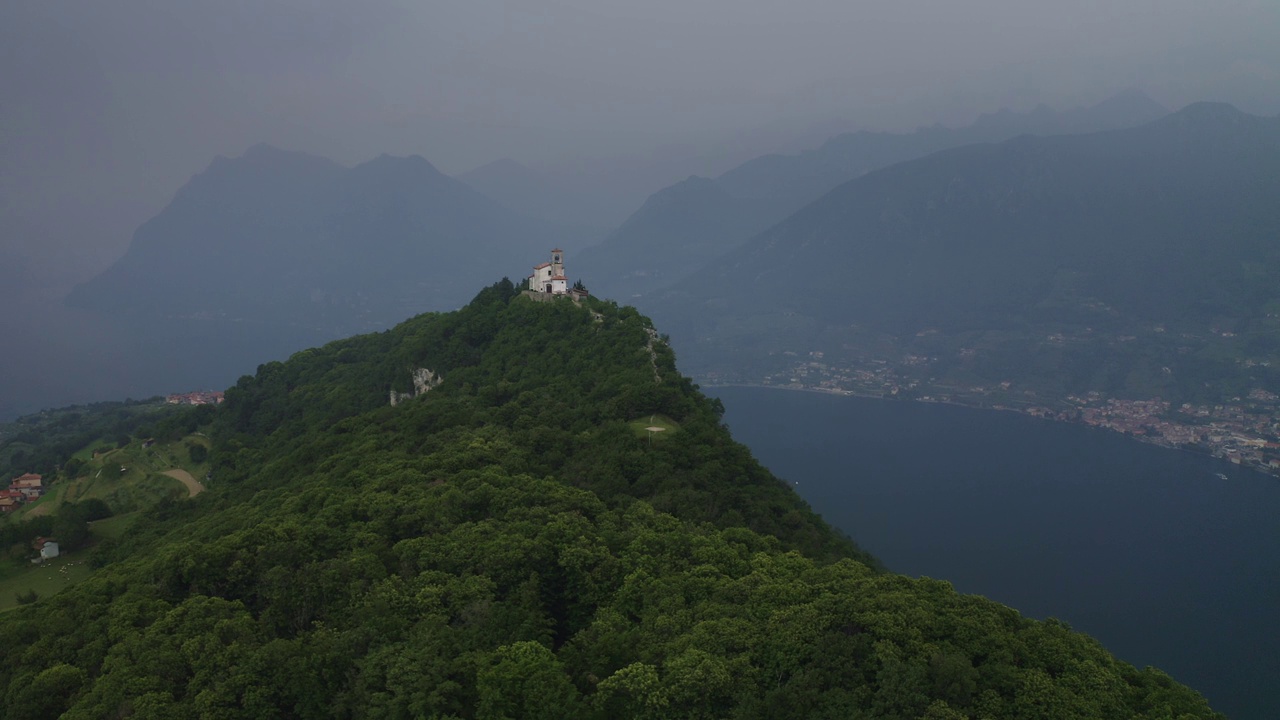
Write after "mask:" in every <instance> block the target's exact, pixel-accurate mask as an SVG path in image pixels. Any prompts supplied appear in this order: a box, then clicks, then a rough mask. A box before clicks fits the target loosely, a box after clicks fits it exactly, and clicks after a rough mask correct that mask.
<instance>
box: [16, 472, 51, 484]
mask: <svg viewBox="0 0 1280 720" xmlns="http://www.w3.org/2000/svg"><path fill="white" fill-rule="evenodd" d="M43 478H44V476H43V475H40V474H39V473H24V474H22V475H19V476H18V477H16V478H14V481H15V482H17V481H18V480H42V479H43Z"/></svg>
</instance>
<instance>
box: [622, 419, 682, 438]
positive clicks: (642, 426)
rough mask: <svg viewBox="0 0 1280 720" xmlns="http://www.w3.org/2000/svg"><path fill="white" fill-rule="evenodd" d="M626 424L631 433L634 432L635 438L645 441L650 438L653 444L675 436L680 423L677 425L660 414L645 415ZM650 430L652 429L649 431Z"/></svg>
mask: <svg viewBox="0 0 1280 720" xmlns="http://www.w3.org/2000/svg"><path fill="white" fill-rule="evenodd" d="M627 424H628V425H630V426H631V430H632V432H634V433H635V434H636V436H637V437H642V438H645V439H646V440H647V439H649V438H650V436H652V438H653V440H654V441H655V442H657V441H659V440H661V439H662V438H666V437H671V435H673V434H675V432H676V431H678V430H679V429H680V423H677V422H676V421H675V420H672V419H671V418H669V417H667V416H666V415H661V414H654V415H645V416H644V417H640V418H636V419H635V420H631V421H630V422H628V423H627ZM650 428H654V429H652V430H651V429H650ZM657 428H661V429H657Z"/></svg>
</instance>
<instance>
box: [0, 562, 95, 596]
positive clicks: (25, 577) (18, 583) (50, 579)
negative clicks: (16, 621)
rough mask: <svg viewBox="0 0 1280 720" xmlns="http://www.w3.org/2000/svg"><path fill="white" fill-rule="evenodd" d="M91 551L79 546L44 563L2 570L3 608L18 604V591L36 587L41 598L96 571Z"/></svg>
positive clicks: (0, 578) (22, 591)
mask: <svg viewBox="0 0 1280 720" xmlns="http://www.w3.org/2000/svg"><path fill="white" fill-rule="evenodd" d="M88 558H89V553H88V551H87V550H79V551H77V552H74V553H68V554H66V555H62V556H60V557H56V558H54V559H52V560H50V561H48V562H46V563H43V564H41V565H29V566H27V567H20V568H19V567H12V568H6V569H5V570H0V572H3V573H4V574H3V575H0V611H4V610H9V609H11V608H15V607H17V606H18V595H19V594H20V593H25V592H28V591H31V590H34V591H35V592H36V594H37V595H39V596H40V597H41V598H47V597H49V596H51V595H54V594H55V593H57V592H58V591H59V590H61V589H62V588H64V587H68V586H70V585H73V584H75V583H77V582H80V581H81V580H84V579H85V578H87V577H89V576H90V575H92V574H93V568H91V567H89V563H88Z"/></svg>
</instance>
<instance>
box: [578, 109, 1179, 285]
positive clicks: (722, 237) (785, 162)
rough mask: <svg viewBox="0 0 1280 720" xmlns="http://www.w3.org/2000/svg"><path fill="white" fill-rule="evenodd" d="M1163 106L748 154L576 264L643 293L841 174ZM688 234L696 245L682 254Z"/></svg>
mask: <svg viewBox="0 0 1280 720" xmlns="http://www.w3.org/2000/svg"><path fill="white" fill-rule="evenodd" d="M1167 113H1168V111H1167V110H1165V109H1164V108H1163V107H1161V106H1160V105H1159V104H1158V103H1155V102H1154V101H1152V100H1150V99H1149V98H1147V97H1146V96H1144V95H1142V94H1141V93H1139V92H1137V91H1126V92H1125V93H1121V94H1120V95H1117V96H1115V97H1113V98H1109V99H1108V100H1105V101H1103V102H1101V103H1099V104H1097V105H1095V106H1093V107H1090V108H1077V109H1075V110H1070V111H1066V112H1061V113H1059V112H1054V111H1052V110H1050V109H1049V108H1048V107H1046V106H1043V105H1041V106H1039V107H1038V108H1036V109H1034V110H1032V111H1029V112H1026V113H1017V112H1012V111H1009V110H1003V111H1000V112H998V113H993V114H988V115H984V116H982V117H980V118H978V119H977V120H976V121H975V122H974V123H973V124H971V125H969V126H967V127H963V128H954V129H953V128H946V127H942V126H934V127H929V128H920V129H918V130H916V131H915V132H913V133H905V134H899V133H888V132H869V131H861V132H855V133H845V134H842V135H838V136H836V137H833V138H830V139H829V140H827V141H826V142H825V143H823V144H822V145H821V146H820V147H818V148H816V149H814V150H808V151H805V152H802V153H799V154H796V155H764V156H761V157H758V158H755V159H753V160H750V161H748V162H746V163H743V164H742V165H740V166H738V167H736V168H734V169H732V170H730V171H728V172H726V173H723V174H722V175H720V176H719V177H717V178H716V179H714V180H711V181H708V182H711V183H714V184H715V185H716V186H717V187H718V189H719V190H720V191H721V195H720V196H716V195H712V194H711V193H710V192H708V190H707V188H705V187H703V186H701V185H690V184H688V183H687V182H686V183H680V184H677V185H673V186H671V187H669V188H666V189H665V190H663V191H661V193H660V194H662V195H671V194H675V193H687V195H688V196H687V197H686V198H685V199H684V201H683V202H674V201H672V200H670V199H668V200H667V201H666V203H665V205H666V206H667V207H671V208H674V210H673V211H672V213H671V215H670V216H669V217H667V216H664V215H663V213H662V212H661V211H660V210H655V209H654V208H653V207H651V206H650V203H648V202H646V204H645V206H644V207H642V208H641V210H639V211H637V212H636V214H635V215H633V216H632V217H630V218H628V219H627V221H626V222H625V223H624V224H623V225H622V226H621V227H619V228H618V230H616V231H615V232H614V233H613V234H612V235H610V236H609V237H608V238H607V239H606V240H605V241H604V242H603V243H601V244H600V245H599V246H596V247H592V248H588V249H587V250H586V251H584V252H583V254H582V255H581V257H580V265H581V267H582V269H583V272H584V273H586V274H587V275H589V276H591V277H592V278H593V282H595V284H596V286H597V289H598V290H599V291H601V292H604V293H605V294H607V295H610V296H617V297H631V296H633V295H643V294H646V293H649V292H653V291H655V290H657V289H659V288H661V287H663V286H664V285H668V284H670V283H672V282H675V281H677V280H679V279H680V278H682V277H686V276H688V275H689V274H690V273H692V272H693V271H694V270H696V269H697V268H698V267H700V266H701V265H702V264H704V263H705V262H707V261H709V260H710V259H711V258H713V257H715V256H717V255H719V254H723V253H725V252H728V251H730V250H732V249H733V248H735V247H737V246H738V245H740V244H742V243H744V242H746V240H747V239H749V238H750V237H751V236H752V235H754V234H755V233H757V232H761V231H763V230H765V229H767V228H768V227H769V226H770V225H772V224H774V223H776V222H779V221H781V220H783V219H784V218H786V217H787V216H788V215H790V214H791V213H793V212H796V211H797V210H799V209H800V208H802V207H804V206H805V205H807V204H808V203H810V202H812V201H814V200H816V199H818V198H819V197H821V196H822V195H824V194H825V193H827V192H829V191H830V190H832V189H833V188H835V187H836V186H838V185H840V184H841V183H843V182H846V181H848V180H850V179H852V178H855V177H858V176H859V175H862V174H864V173H867V172H870V171H873V170H876V169H878V168H883V167H887V166H889V165H892V164H894V163H898V162H903V161H906V160H912V159H915V158H919V157H923V156H925V155H928V154H930V153H933V152H936V151H939V150H943V149H946V148H952V147H958V146H962V145H968V144H973V143H983V142H997V141H1002V140H1007V139H1009V138H1012V137H1016V136H1018V135H1022V134H1036V135H1058V134H1067V133H1083V132H1090V131H1094V130H1100V129H1114V128H1121V127H1128V126H1131V125H1136V124H1141V123H1144V122H1150V121H1151V120H1154V119H1156V118H1159V117H1161V116H1163V115H1166V114H1167ZM655 197H657V195H655ZM725 198H730V199H732V200H733V201H736V202H731V201H729V200H727V199H725ZM704 203H705V204H704ZM690 244H696V245H697V248H696V250H694V251H693V252H690V253H688V254H687V255H686V254H685V252H686V251H685V248H686V246H688V245H690ZM672 261H674V262H672Z"/></svg>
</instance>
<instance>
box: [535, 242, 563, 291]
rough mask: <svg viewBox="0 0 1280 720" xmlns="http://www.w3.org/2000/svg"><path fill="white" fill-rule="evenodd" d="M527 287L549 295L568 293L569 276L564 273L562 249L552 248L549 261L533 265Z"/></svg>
mask: <svg viewBox="0 0 1280 720" xmlns="http://www.w3.org/2000/svg"><path fill="white" fill-rule="evenodd" d="M529 289H530V290H532V291H533V292H540V293H548V294H550V295H566V294H568V292H569V278H567V277H565V274H564V251H563V250H560V249H558V248H557V249H555V250H552V251H551V262H544V263H542V264H540V265H534V266H533V274H532V275H530V276H529Z"/></svg>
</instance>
